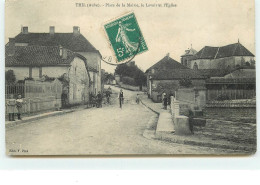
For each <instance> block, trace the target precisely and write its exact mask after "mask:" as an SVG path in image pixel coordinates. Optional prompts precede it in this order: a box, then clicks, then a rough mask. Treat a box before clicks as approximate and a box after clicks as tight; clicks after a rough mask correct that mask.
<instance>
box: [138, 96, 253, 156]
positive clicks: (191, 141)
mask: <svg viewBox="0 0 260 185" xmlns="http://www.w3.org/2000/svg"><path fill="white" fill-rule="evenodd" d="M140 98H141V102H142V104H143V105H145V106H146V107H148V108H149V109H150V110H152V111H153V112H155V113H157V115H159V120H164V118H163V117H164V116H167V114H165V112H166V111H165V110H163V109H162V108H161V107H162V105H161V103H153V102H152V100H150V99H148V97H147V96H146V95H142V96H140ZM167 111H169V110H167ZM160 113H162V114H160ZM160 117H161V118H160ZM165 120H166V118H165ZM157 126H158V116H157V119H156V116H153V117H151V119H150V121H149V122H148V124H147V127H146V129H145V131H144V133H143V136H144V137H145V138H147V139H157V140H163V141H167V142H173V143H179V144H188V145H197V146H201V147H210V148H223V149H231V150H236V151H241V154H253V153H255V152H256V148H255V145H249V144H240V143H235V142H232V141H227V140H221V139H218V140H216V139H213V138H210V137H205V136H200V135H183V136H180V135H175V134H174V133H169V132H156V129H157Z"/></svg>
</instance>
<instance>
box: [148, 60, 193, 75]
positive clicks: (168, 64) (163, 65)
mask: <svg viewBox="0 0 260 185" xmlns="http://www.w3.org/2000/svg"><path fill="white" fill-rule="evenodd" d="M151 69H155V70H166V71H171V70H174V69H188V68H187V67H186V66H184V65H182V64H181V63H179V62H177V61H176V60H174V59H172V58H171V57H168V56H165V57H164V58H163V59H161V60H160V61H159V62H157V63H156V64H154V65H153V66H151V67H150V68H149V69H147V70H146V73H147V72H148V71H150V70H151Z"/></svg>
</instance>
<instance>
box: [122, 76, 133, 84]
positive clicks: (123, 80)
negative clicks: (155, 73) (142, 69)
mask: <svg viewBox="0 0 260 185" xmlns="http://www.w3.org/2000/svg"><path fill="white" fill-rule="evenodd" d="M122 82H123V83H124V84H127V85H134V86H135V85H136V83H135V80H134V79H133V78H131V77H128V76H125V77H123V78H122Z"/></svg>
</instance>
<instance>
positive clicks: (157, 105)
mask: <svg viewBox="0 0 260 185" xmlns="http://www.w3.org/2000/svg"><path fill="white" fill-rule="evenodd" d="M139 97H140V100H141V103H142V104H143V105H144V106H146V107H147V108H149V109H150V110H151V111H153V112H154V113H156V114H158V115H159V114H160V112H166V111H167V112H169V111H170V107H169V106H168V107H167V110H164V109H163V108H162V103H154V102H153V101H152V100H151V99H149V98H148V97H147V94H141V95H139Z"/></svg>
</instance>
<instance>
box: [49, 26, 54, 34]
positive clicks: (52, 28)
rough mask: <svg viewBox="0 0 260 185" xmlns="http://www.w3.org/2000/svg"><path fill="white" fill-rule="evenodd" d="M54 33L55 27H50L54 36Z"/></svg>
mask: <svg viewBox="0 0 260 185" xmlns="http://www.w3.org/2000/svg"><path fill="white" fill-rule="evenodd" d="M54 33H55V27H54V26H50V35H54Z"/></svg>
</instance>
